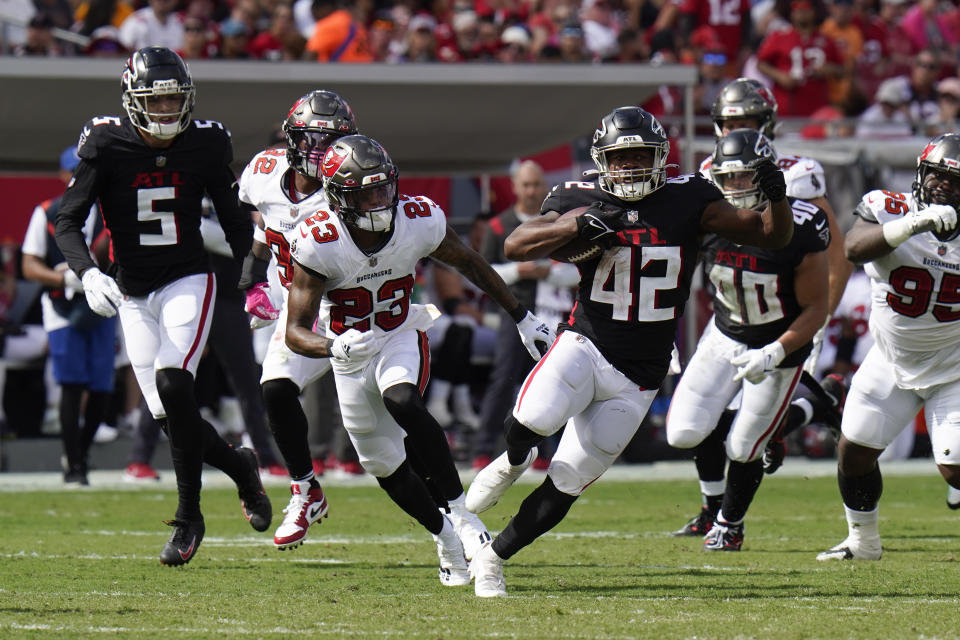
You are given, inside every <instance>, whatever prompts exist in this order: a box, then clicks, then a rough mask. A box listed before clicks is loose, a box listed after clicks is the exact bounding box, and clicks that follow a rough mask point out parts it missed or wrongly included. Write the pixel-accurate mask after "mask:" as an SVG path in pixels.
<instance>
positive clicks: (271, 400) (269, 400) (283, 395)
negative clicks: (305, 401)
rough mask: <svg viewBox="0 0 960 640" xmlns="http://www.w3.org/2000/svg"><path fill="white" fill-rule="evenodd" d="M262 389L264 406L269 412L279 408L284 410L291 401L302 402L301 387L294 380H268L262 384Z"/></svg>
mask: <svg viewBox="0 0 960 640" xmlns="http://www.w3.org/2000/svg"><path fill="white" fill-rule="evenodd" d="M260 389H261V391H262V393H263V406H264V408H266V410H267V412H268V413H269V412H272V411H274V410H278V409H279V410H280V411H281V412H282V411H283V410H284V409H285V408H286V407H289V406H290V404H291V403H293V402H296V403H299V402H300V388H299V387H297V385H296V383H294V382H293V380H288V379H286V378H277V379H274V380H267V381H266V382H264V383H263V384H262V385H260Z"/></svg>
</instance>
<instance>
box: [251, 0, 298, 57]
mask: <svg viewBox="0 0 960 640" xmlns="http://www.w3.org/2000/svg"><path fill="white" fill-rule="evenodd" d="M306 43H307V42H306V40H305V39H304V37H303V36H302V35H300V32H299V31H297V27H296V24H295V23H294V21H293V9H292V8H291V7H290V5H289V4H284V3H282V2H280V3H277V5H276V6H274V8H273V15H272V17H271V20H270V26H269V28H268V29H266V30H265V31H262V32H260V33H259V34H257V35H256V37H254V38H253V41H252V42H251V43H250V55H252V56H253V57H254V58H259V59H261V60H299V59H301V58H302V57H303V48H304V46H305V45H306Z"/></svg>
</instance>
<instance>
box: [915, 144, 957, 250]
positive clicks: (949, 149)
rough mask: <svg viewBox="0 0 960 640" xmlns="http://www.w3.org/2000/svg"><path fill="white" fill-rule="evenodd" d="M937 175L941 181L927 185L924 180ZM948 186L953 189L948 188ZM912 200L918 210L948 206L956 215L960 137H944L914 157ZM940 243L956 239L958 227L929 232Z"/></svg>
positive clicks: (928, 145)
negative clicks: (913, 199) (914, 171)
mask: <svg viewBox="0 0 960 640" xmlns="http://www.w3.org/2000/svg"><path fill="white" fill-rule="evenodd" d="M931 173H937V174H939V175H940V176H941V177H943V178H944V180H938V181H937V182H936V184H935V185H928V184H926V183H927V178H928V177H929V176H930V174H931ZM951 182H952V183H953V184H956V185H957V188H956V189H953V188H950V185H951ZM913 196H914V197H915V198H916V200H917V205H918V207H919V208H921V209H922V208H923V207H925V206H926V205H928V204H948V205H950V206H951V207H953V208H954V209H956V210H957V211H960V134H956V133H944V134H943V135H939V136H937V137H936V138H934V139H933V140H931V141H930V142H928V143H927V146H926V147H924V149H923V152H922V153H921V154H920V155H919V156H918V157H917V179H916V181H915V182H914V183H913ZM932 233H933V235H935V236H937V239H939V240H941V241H942V242H947V241H948V240H953V239H954V238H956V237H957V236H958V235H960V226H958V227H957V228H956V229H953V230H952V231H950V232H947V233H937V232H935V231H934V232H932Z"/></svg>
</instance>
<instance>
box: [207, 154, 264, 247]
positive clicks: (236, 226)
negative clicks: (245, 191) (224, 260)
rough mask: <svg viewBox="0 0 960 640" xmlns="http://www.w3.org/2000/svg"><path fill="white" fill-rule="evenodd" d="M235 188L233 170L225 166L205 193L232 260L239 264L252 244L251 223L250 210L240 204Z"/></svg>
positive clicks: (235, 180)
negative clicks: (214, 211) (231, 253)
mask: <svg viewBox="0 0 960 640" xmlns="http://www.w3.org/2000/svg"><path fill="white" fill-rule="evenodd" d="M237 188H238V186H237V178H236V176H234V175H233V170H232V169H230V167H229V166H226V165H224V166H223V167H222V168H221V170H220V171H219V172H218V173H217V175H216V176H215V178H214V179H213V180H211V181H210V182H209V184H207V193H208V194H210V199H211V200H213V207H214V209H215V210H216V212H217V219H218V220H219V221H220V226H221V227H223V234H224V236H226V238H227V243H228V244H229V245H230V249H231V251H232V252H233V257H234V259H236V260H237V261H238V262H239V261H240V260H243V258H244V256H246V255H247V254H248V253H249V252H250V246H251V244H252V243H253V221H252V220H251V218H250V210H249V209H248V208H247V207H246V206H244V205H242V204H241V203H240V200H239V198H238V195H237Z"/></svg>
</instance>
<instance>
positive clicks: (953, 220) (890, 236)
mask: <svg viewBox="0 0 960 640" xmlns="http://www.w3.org/2000/svg"><path fill="white" fill-rule="evenodd" d="M956 226H957V211H956V209H954V208H953V207H951V206H950V205H948V204H928V205H927V206H926V207H924V208H923V209H921V210H920V211H918V212H917V213H915V214H913V215H912V216H906V217H903V218H900V219H899V220H894V221H893V222H887V223H884V225H883V227H882V228H881V230H882V231H883V239H884V240H886V241H887V244H888V245H890V246H891V247H894V248H896V247H899V246H900V245H901V244H903V243H904V242H906V241H907V240H909V239H910V238H911V237H912V236H915V235H917V234H918V233H923V232H924V231H936V232H937V233H940V232H944V231H946V232H950V231H953V229H954V228H956Z"/></svg>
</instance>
